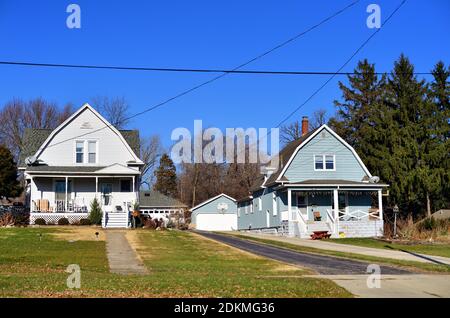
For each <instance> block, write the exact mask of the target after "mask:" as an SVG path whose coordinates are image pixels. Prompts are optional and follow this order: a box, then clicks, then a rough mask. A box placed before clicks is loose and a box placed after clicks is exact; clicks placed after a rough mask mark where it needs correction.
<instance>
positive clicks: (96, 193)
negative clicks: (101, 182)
mask: <svg viewBox="0 0 450 318" xmlns="http://www.w3.org/2000/svg"><path fill="white" fill-rule="evenodd" d="M95 198H96V199H98V177H95Z"/></svg>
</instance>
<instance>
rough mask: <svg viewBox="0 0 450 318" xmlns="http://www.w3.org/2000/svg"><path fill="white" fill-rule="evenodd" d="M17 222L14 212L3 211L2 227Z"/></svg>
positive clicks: (0, 223) (0, 219)
mask: <svg viewBox="0 0 450 318" xmlns="http://www.w3.org/2000/svg"><path fill="white" fill-rule="evenodd" d="M15 222H16V220H15V218H14V216H13V215H12V213H10V212H7V213H3V214H2V215H0V227H3V226H13V225H14V223H15Z"/></svg>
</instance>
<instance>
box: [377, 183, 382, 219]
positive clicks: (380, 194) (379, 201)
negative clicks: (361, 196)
mask: <svg viewBox="0 0 450 318" xmlns="http://www.w3.org/2000/svg"><path fill="white" fill-rule="evenodd" d="M378 210H379V214H378V215H379V216H380V220H381V221H383V193H382V190H381V189H380V190H378Z"/></svg>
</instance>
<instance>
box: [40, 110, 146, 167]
mask: <svg viewBox="0 0 450 318" xmlns="http://www.w3.org/2000/svg"><path fill="white" fill-rule="evenodd" d="M106 125H107V124H105V123H104V122H103V121H102V120H101V119H100V118H98V117H97V116H96V115H95V114H94V113H93V112H92V111H91V110H90V109H89V108H88V107H87V108H85V109H84V110H83V111H82V112H80V114H78V116H76V117H75V118H74V119H73V120H72V121H71V122H69V123H68V124H67V125H66V126H65V127H64V128H63V129H62V130H60V131H59V132H58V133H57V134H56V135H55V136H54V137H53V139H52V140H51V141H50V143H49V144H48V145H47V147H46V148H45V149H44V150H43V152H42V153H41V154H40V155H39V156H38V159H41V160H43V161H44V162H45V163H46V164H47V165H49V166H109V165H112V164H116V163H119V164H122V165H124V166H126V165H127V162H128V161H133V160H135V157H134V155H133V152H132V151H130V150H129V148H128V147H127V146H126V143H125V142H124V141H122V139H121V136H120V134H116V133H115V132H114V131H113V130H112V129H111V128H105V127H106ZM102 128H103V129H102ZM82 134H88V135H86V136H82V137H79V138H74V136H79V135H82ZM76 140H93V141H97V163H95V164H77V163H75V143H76ZM136 155H137V156H138V155H139V154H136Z"/></svg>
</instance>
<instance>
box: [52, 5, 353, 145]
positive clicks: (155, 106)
mask: <svg viewBox="0 0 450 318" xmlns="http://www.w3.org/2000/svg"><path fill="white" fill-rule="evenodd" d="M358 2H360V0H356V1H353V2H351V3H350V4H348V5H347V6H345V7H344V8H342V9H340V10H338V11H337V12H335V13H333V14H332V15H330V16H328V17H326V18H324V19H323V20H321V21H320V22H318V23H317V24H315V25H313V26H311V27H309V28H308V29H306V30H304V31H302V32H300V33H298V34H296V35H295V36H293V37H291V38H289V39H288V40H286V41H283V42H281V43H280V44H278V45H276V46H274V47H272V48H271V49H269V50H267V51H265V52H264V53H261V54H259V55H258V56H256V57H254V58H252V59H250V60H248V61H246V62H244V63H242V64H240V65H238V66H236V67H234V68H233V69H231V71H237V70H239V69H241V68H243V67H245V66H247V65H249V64H250V63H253V62H254V61H256V60H259V59H261V58H263V57H265V56H266V55H268V54H270V53H272V52H274V51H275V50H278V49H280V48H282V47H283V46H285V45H287V44H289V43H291V42H293V41H295V40H297V39H298V38H300V37H302V36H303V35H305V34H307V33H309V32H311V31H312V30H314V29H316V28H318V27H319V26H321V25H323V24H325V23H326V22H328V21H330V20H331V19H333V18H334V17H336V16H338V15H340V14H341V13H343V12H345V11H346V10H348V9H349V8H351V7H353V6H354V5H355V4H357V3H358ZM228 74H230V72H227V73H223V74H220V75H218V76H215V77H213V78H211V79H209V80H207V81H205V82H202V83H200V84H198V85H196V86H194V87H192V88H190V89H187V90H185V91H183V92H181V93H179V94H177V95H174V96H172V97H170V98H168V99H166V100H164V101H162V102H160V103H158V104H155V105H153V106H151V107H148V108H146V109H144V110H142V111H140V112H138V113H136V114H134V115H132V116H129V117H127V118H125V119H123V120H122V121H121V122H126V121H128V120H130V119H133V118H135V117H138V116H140V115H143V114H145V113H148V112H150V111H153V110H155V109H157V108H159V107H161V106H163V105H166V104H168V103H170V102H171V101H173V100H175V99H178V98H180V97H182V96H184V95H187V94H189V93H191V92H193V91H195V90H197V89H199V88H201V87H203V86H206V85H208V84H211V83H213V82H215V81H217V80H219V79H221V78H222V77H224V76H226V75H228ZM121 122H117V123H111V124H110V125H106V126H105V127H102V128H100V129H97V130H95V131H98V130H101V129H105V128H108V127H110V126H113V125H119V124H120V123H121ZM95 131H92V132H89V133H86V134H82V135H80V136H76V137H72V138H68V139H66V140H62V141H60V142H58V143H55V144H53V145H52V146H56V145H58V144H60V143H63V142H65V141H69V140H72V139H76V138H79V137H82V136H85V135H88V134H91V133H94V132H95Z"/></svg>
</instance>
